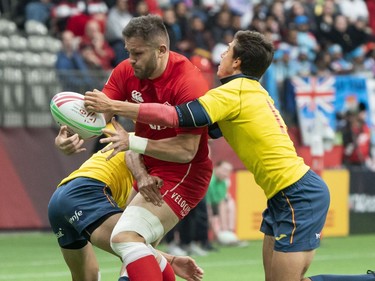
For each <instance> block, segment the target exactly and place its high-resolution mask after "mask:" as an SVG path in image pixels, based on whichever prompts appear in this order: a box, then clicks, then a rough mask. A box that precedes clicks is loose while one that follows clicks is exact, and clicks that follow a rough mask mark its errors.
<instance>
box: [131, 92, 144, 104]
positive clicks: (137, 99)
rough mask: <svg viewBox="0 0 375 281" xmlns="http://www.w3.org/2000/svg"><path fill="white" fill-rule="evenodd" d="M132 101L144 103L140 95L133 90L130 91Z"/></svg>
mask: <svg viewBox="0 0 375 281" xmlns="http://www.w3.org/2000/svg"><path fill="white" fill-rule="evenodd" d="M132 100H133V101H135V102H136V103H141V102H144V100H143V98H142V93H140V92H138V91H136V90H133V91H132Z"/></svg>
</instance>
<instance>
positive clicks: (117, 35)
mask: <svg viewBox="0 0 375 281" xmlns="http://www.w3.org/2000/svg"><path fill="white" fill-rule="evenodd" d="M5 2H6V1H5ZM15 2H16V4H15ZM12 3H13V4H12V5H13V6H12V7H14V8H13V9H10V11H5V10H6V9H5V6H6V5H4V3H3V4H2V7H0V8H1V10H2V13H3V16H7V15H8V17H9V18H10V19H12V20H13V21H15V23H16V24H17V26H18V28H19V29H20V30H23V29H25V26H26V23H27V22H29V21H37V22H39V23H41V24H43V25H44V26H46V27H47V28H48V32H49V34H50V35H51V36H53V37H56V38H59V39H60V40H62V42H64V40H66V38H67V37H68V38H71V39H69V40H70V41H71V43H70V44H72V47H71V48H73V49H75V51H76V53H75V56H77V55H78V56H80V57H82V60H83V64H81V62H79V63H77V62H76V61H74V62H73V63H71V64H72V66H70V67H75V68H77V69H82V67H83V68H85V69H89V70H94V71H97V72H100V71H110V70H111V69H112V68H113V67H115V66H116V65H117V64H118V63H119V62H120V61H122V60H123V59H125V58H126V57H127V54H126V52H125V51H124V44H123V38H122V29H123V27H124V26H125V25H126V24H127V23H128V22H129V20H130V19H131V18H132V17H135V16H138V15H145V14H148V13H153V14H159V15H160V16H161V17H162V18H163V21H164V23H165V25H166V26H167V29H168V33H169V36H170V40H171V50H172V51H176V52H179V53H182V54H184V55H185V56H186V57H188V58H189V59H190V60H191V61H192V62H193V63H194V64H195V65H197V66H198V67H199V68H200V69H201V70H202V71H203V72H204V73H205V74H207V75H206V77H207V79H208V80H209V81H210V85H211V86H215V83H217V80H216V79H215V72H216V66H217V64H218V63H219V61H220V55H221V53H222V51H223V50H225V48H227V44H228V42H230V41H231V40H232V39H233V35H234V33H235V32H236V31H237V30H239V29H245V30H246V29H249V30H256V31H259V32H261V33H263V34H265V35H266V36H268V37H269V38H271V39H272V41H273V43H274V45H275V47H276V52H275V56H274V63H273V66H274V67H271V69H273V71H274V74H273V76H272V79H276V81H277V85H278V90H279V91H278V92H279V95H280V96H281V97H280V98H281V99H280V102H281V104H282V103H285V102H286V101H284V100H283V98H282V96H283V95H282V92H283V90H284V89H283V87H284V81H285V80H286V79H288V78H290V77H292V76H294V75H300V76H308V75H314V74H316V75H326V74H329V73H332V74H335V75H340V74H351V73H360V74H365V75H369V76H371V77H372V76H374V73H375V51H374V49H375V47H374V46H375V44H374V41H375V39H374V38H375V37H374V30H375V17H374V15H375V4H374V3H373V1H365V0H354V1H352V0H341V1H337V0H336V1H335V0H304V1H295V0H276V1H271V0H268V1H258V0H257V1H250V0H248V1H238V0H237V1H236V0H230V1H226V0H216V1H211V0H106V1H105V0H86V1H69V0H19V1H12ZM67 34H68V35H67ZM63 46H65V44H63ZM62 55H63V54H59V57H60V56H62ZM65 56H67V57H69V58H71V57H73V55H72V54H67V55H65ZM60 59H61V58H60ZM58 61H59V62H60V63H58V64H56V66H57V68H58V69H64V67H68V66H67V65H66V64H61V60H59V59H58ZM265 76H267V75H265ZM88 80H89V79H88V78H86V82H87V81H88ZM263 80H265V79H263ZM263 84H265V85H266V88H267V82H266V81H263ZM282 108H283V106H281V109H282Z"/></svg>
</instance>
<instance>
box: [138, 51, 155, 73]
mask: <svg viewBox="0 0 375 281" xmlns="http://www.w3.org/2000/svg"><path fill="white" fill-rule="evenodd" d="M156 68H157V60H156V56H155V54H154V52H150V53H149V54H148V58H147V59H146V58H145V60H144V61H140V62H138V63H136V65H135V66H134V67H133V69H134V75H135V76H136V77H137V78H139V79H147V78H150V77H152V74H153V73H154V72H155V70H156Z"/></svg>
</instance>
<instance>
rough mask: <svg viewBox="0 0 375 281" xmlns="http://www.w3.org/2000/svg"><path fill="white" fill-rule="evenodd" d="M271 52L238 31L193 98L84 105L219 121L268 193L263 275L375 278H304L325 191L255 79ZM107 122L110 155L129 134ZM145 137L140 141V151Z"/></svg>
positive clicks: (172, 122) (254, 36) (88, 100)
mask: <svg viewBox="0 0 375 281" xmlns="http://www.w3.org/2000/svg"><path fill="white" fill-rule="evenodd" d="M273 52H274V49H273V46H272V44H271V43H270V42H269V41H267V40H266V38H265V37H264V36H263V35H261V34H260V33H257V32H253V31H239V32H237V33H236V35H235V38H234V40H233V41H232V42H231V43H230V44H229V46H228V49H227V50H226V51H225V52H224V53H223V54H222V60H221V63H220V65H219V68H218V71H217V75H218V77H219V78H220V79H221V82H222V83H223V85H221V86H219V87H217V88H214V89H212V90H210V91H208V92H207V93H206V94H205V95H204V96H202V97H200V98H199V99H197V100H194V101H192V102H188V103H185V104H182V105H178V106H168V105H161V104H131V103H126V102H119V101H113V100H110V99H108V98H107V97H106V96H105V95H104V94H102V93H101V92H99V91H94V92H90V93H88V95H87V94H86V97H85V105H86V107H87V108H88V109H89V110H93V111H97V112H112V113H113V114H118V115H122V116H125V117H128V118H132V119H133V120H137V122H143V123H150V124H155V125H161V126H169V127H179V126H180V127H199V126H207V125H214V124H215V123H217V125H218V127H219V128H220V129H221V132H222V134H223V136H224V138H225V139H226V140H227V142H228V143H229V144H230V146H231V147H232V148H233V150H234V151H235V152H236V154H237V155H238V156H239V158H240V159H241V160H242V161H243V163H244V164H245V166H246V168H247V169H248V170H249V171H250V172H252V173H253V174H254V177H255V180H256V182H257V183H258V185H259V186H260V187H261V188H262V189H263V191H264V194H265V196H266V197H267V199H268V201H267V208H266V210H265V211H264V212H263V221H262V224H261V231H262V232H263V233H264V240H263V265H264V271H265V280H266V281H301V280H304V281H307V280H312V281H338V280H340V281H359V280H375V276H374V273H373V272H372V271H369V272H368V273H369V274H363V275H350V276H349V275H318V276H313V277H308V278H307V277H304V275H305V273H306V271H307V269H308V268H309V266H310V264H311V262H312V260H313V257H314V255H315V250H316V249H317V248H318V247H319V244H320V233H321V231H322V229H323V226H324V223H325V220H326V216H327V212H328V207H329V202H330V195H329V190H328V188H327V185H326V184H325V183H324V181H323V180H322V179H321V178H320V177H319V176H318V175H317V174H316V173H314V172H313V171H312V170H311V169H310V168H309V167H308V166H307V165H306V164H305V163H304V161H303V159H302V158H300V157H299V156H298V155H297V153H296V150H295V148H294V145H293V143H292V141H291V139H290V138H289V135H288V133H287V127H286V125H285V123H284V121H283V119H282V117H281V116H280V113H279V111H278V110H277V109H276V108H275V106H274V102H273V100H272V99H271V97H270V96H269V94H268V93H267V91H266V90H265V89H264V88H263V87H262V86H261V84H260V83H259V79H260V78H261V76H262V75H263V74H264V72H265V71H266V69H267V68H268V66H269V65H270V64H271V62H272V59H273ZM113 123H114V125H115V128H116V131H113V132H109V131H106V130H105V131H106V132H107V133H109V134H110V135H111V137H108V138H106V139H104V140H102V141H103V143H107V142H113V143H112V144H111V145H109V146H108V147H107V148H105V149H104V150H103V151H108V150H109V149H114V151H113V153H112V154H111V155H110V157H112V156H113V155H115V154H116V153H117V152H119V151H123V150H128V149H129V137H128V135H127V132H126V131H125V130H124V129H123V128H122V127H121V126H120V125H119V124H118V123H117V122H116V121H115V120H114V121H113ZM150 141H151V140H148V139H144V140H142V142H143V145H144V147H143V148H142V149H145V151H146V152H147V151H148V149H150V147H148V145H147V144H148V143H150ZM154 142H155V141H154V140H152V144H153V146H154V145H155V144H154ZM249 200H251V198H249ZM234 277H235V276H234ZM249 278H250V279H251V276H248V278H247V280H250V279H249Z"/></svg>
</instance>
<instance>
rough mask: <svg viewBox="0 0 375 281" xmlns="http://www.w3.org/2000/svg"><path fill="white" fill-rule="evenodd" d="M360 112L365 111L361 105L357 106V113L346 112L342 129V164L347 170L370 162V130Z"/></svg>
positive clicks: (364, 107)
mask: <svg viewBox="0 0 375 281" xmlns="http://www.w3.org/2000/svg"><path fill="white" fill-rule="evenodd" d="M360 111H366V106H365V105H364V104H363V103H361V104H360V105H359V106H358V112H350V111H348V112H347V123H346V126H345V127H344V129H343V145H344V164H345V165H346V166H347V167H348V168H356V167H365V166H366V163H368V162H369V160H370V147H371V138H370V129H369V127H368V125H367V124H366V120H364V119H363V118H362V117H361V116H360V114H359V112H360Z"/></svg>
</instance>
